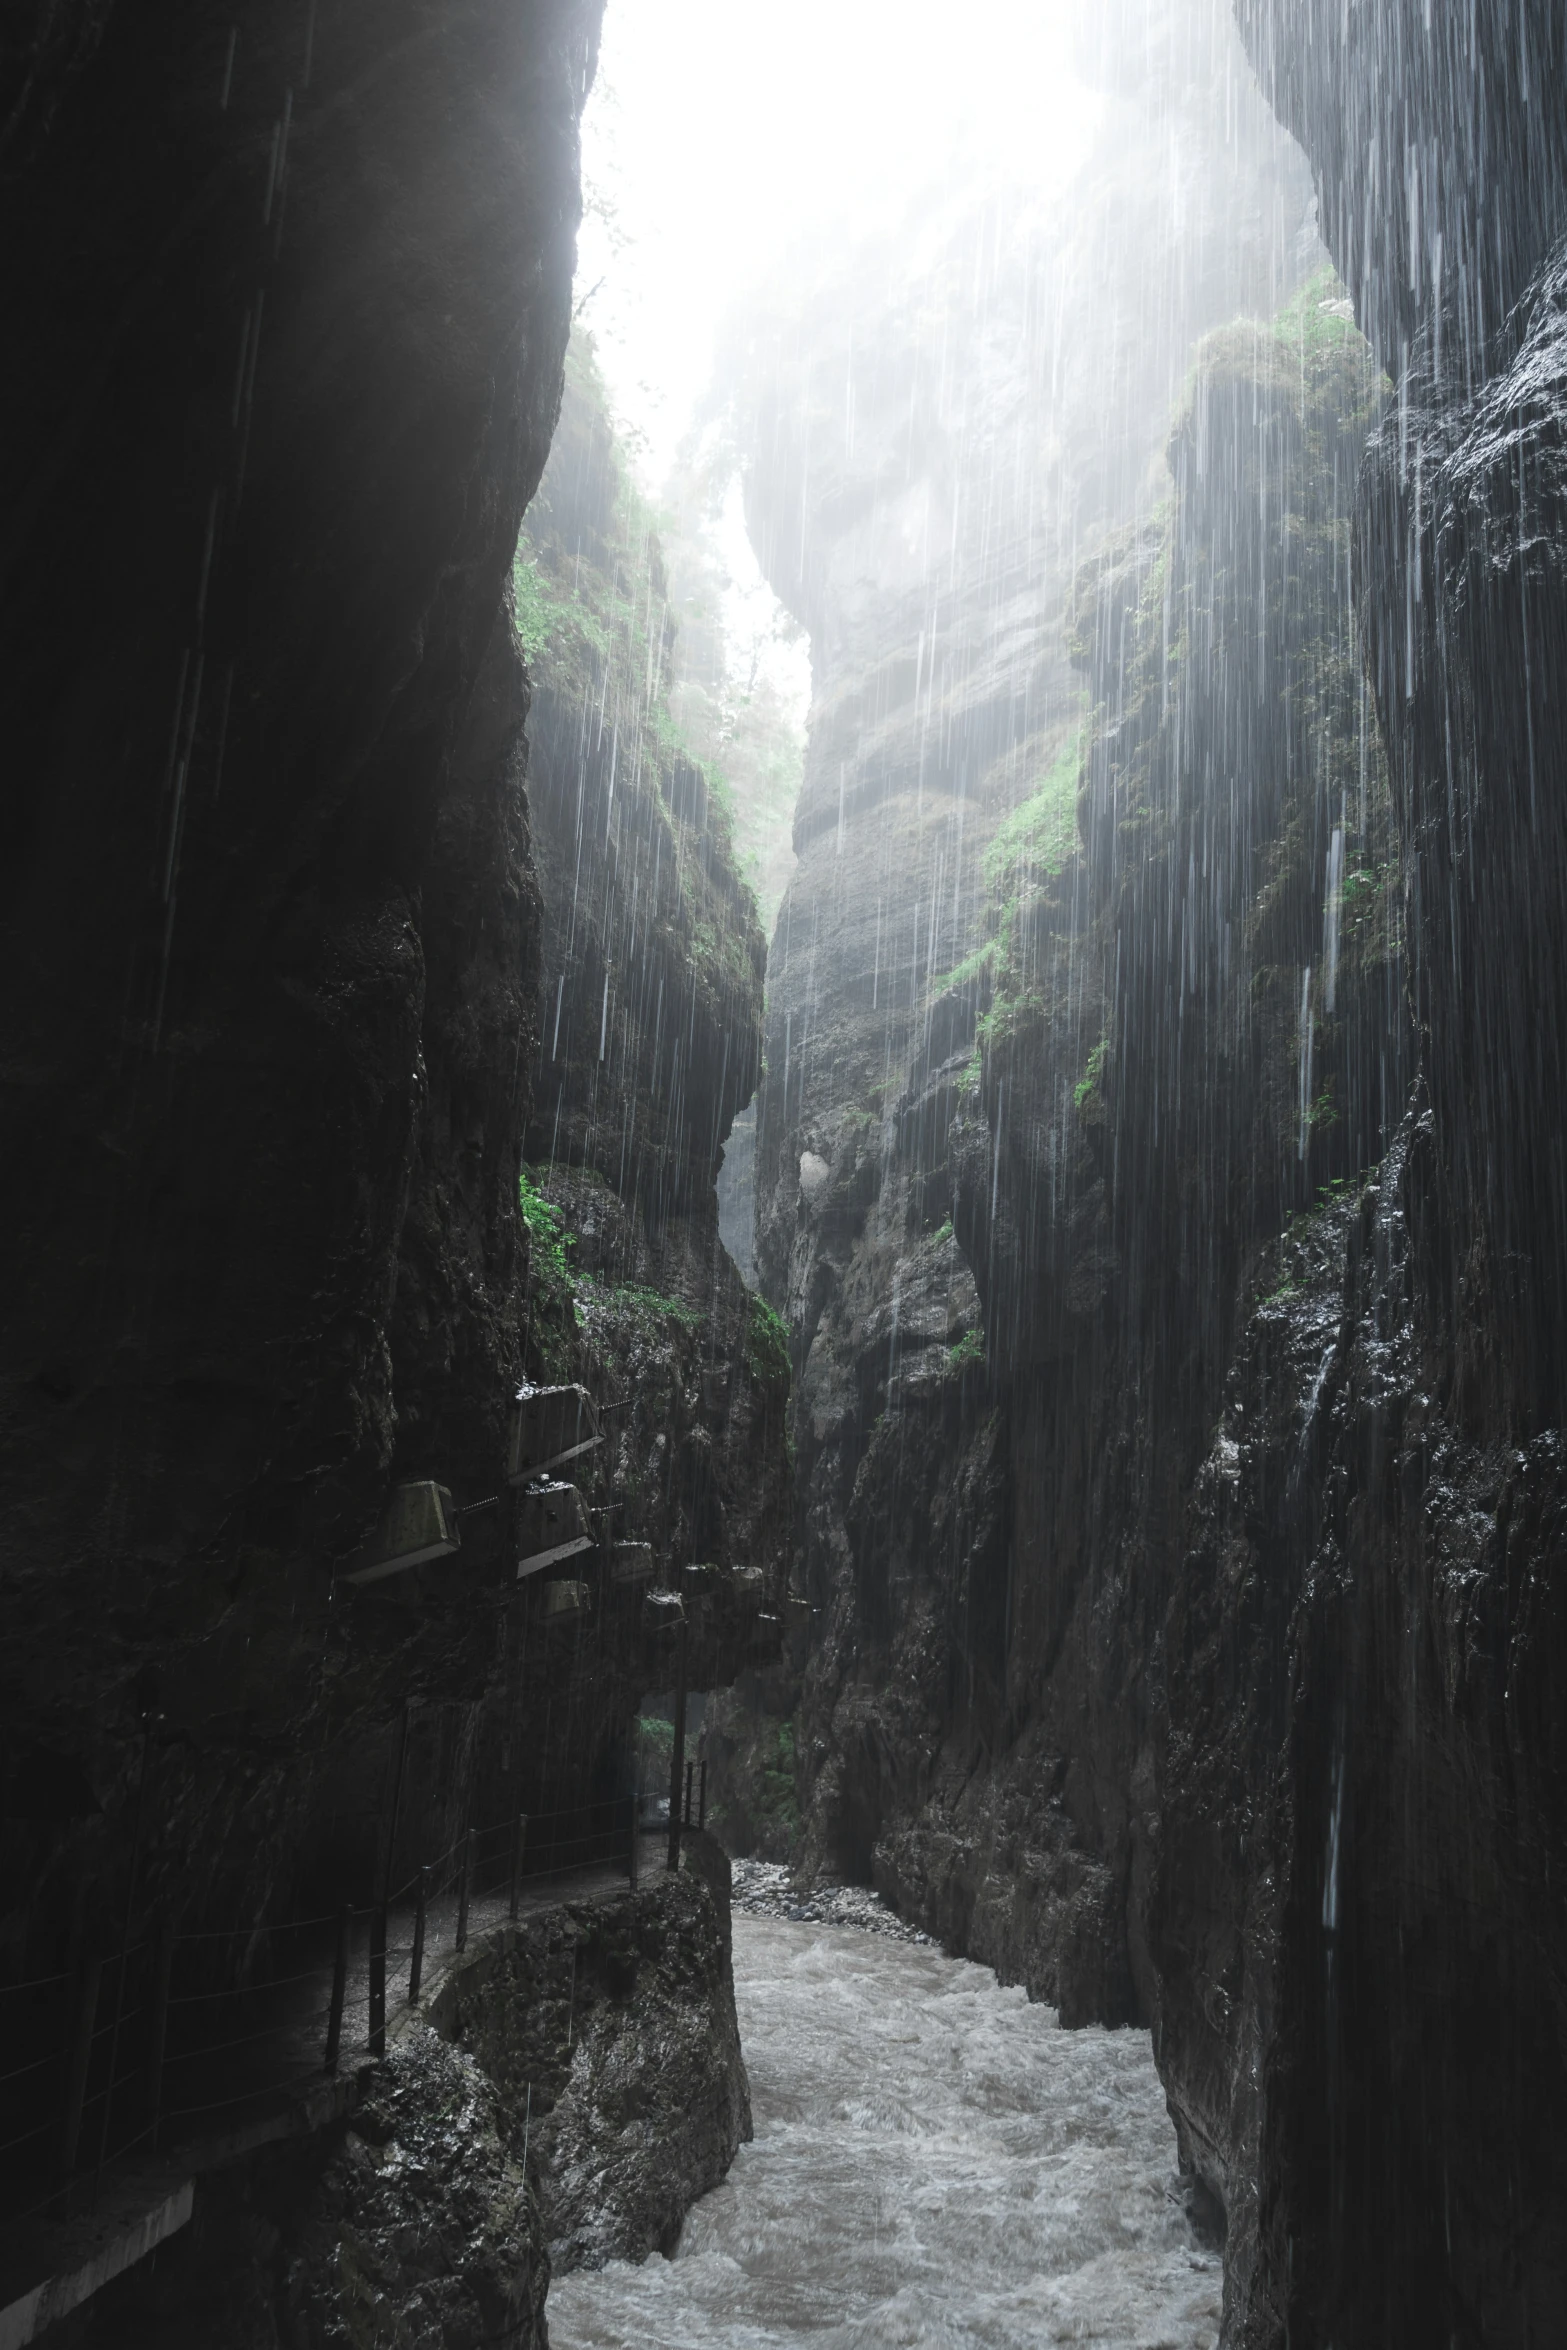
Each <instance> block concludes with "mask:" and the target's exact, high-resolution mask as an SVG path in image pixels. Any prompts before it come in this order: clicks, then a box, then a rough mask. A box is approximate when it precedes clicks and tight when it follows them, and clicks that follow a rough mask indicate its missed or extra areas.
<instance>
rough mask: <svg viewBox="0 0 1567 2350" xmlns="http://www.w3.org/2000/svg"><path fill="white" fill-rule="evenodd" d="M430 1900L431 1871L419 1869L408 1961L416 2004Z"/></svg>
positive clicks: (412, 1999)
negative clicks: (412, 1942) (411, 1954)
mask: <svg viewBox="0 0 1567 2350" xmlns="http://www.w3.org/2000/svg"><path fill="white" fill-rule="evenodd" d="M429 1900H430V1872H429V1869H428V1868H422V1869H421V1870H420V1871H419V1891H418V1894H417V1895H416V1897H415V1901H414V1947H413V1956H412V1957H411V1958H410V1959H409V1961H408V2004H409V2006H410V2007H412V2006H414V2004H415V2003H416V2001H417V2000H418V1997H419V1984H420V1982H421V1980H422V1978H423V1975H424V1913H425V1910H426V1909H427V1908H428V1906H429Z"/></svg>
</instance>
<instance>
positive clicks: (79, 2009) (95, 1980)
mask: <svg viewBox="0 0 1567 2350" xmlns="http://www.w3.org/2000/svg"><path fill="white" fill-rule="evenodd" d="M102 1981H103V1953H102V1951H95V1952H94V1953H93V1955H92V1956H91V1957H90V1958H85V1959H83V1961H82V1971H81V1976H80V1979H79V1982H78V1985H77V1992H76V2026H75V2029H74V2031H73V2032H72V2034H71V2053H70V2061H69V2063H68V2064H67V2066H66V2073H65V2104H64V2106H63V2108H62V2109H61V2113H60V2138H59V2144H58V2147H57V2149H56V2153H57V2157H58V2161H59V2166H60V2174H61V2176H62V2177H63V2178H68V2177H69V2176H70V2174H71V2172H72V2171H73V2170H74V2169H75V2168H76V2149H77V2144H78V2142H79V2140H80V2138H81V2134H82V2106H83V2103H84V2101H85V2099H86V2096H87V2068H88V2066H89V2065H90V2064H91V2063H92V2035H93V2025H94V2023H95V2022H96V2021H97V2017H98V1990H99V1986H100V1985H101V1983H102Z"/></svg>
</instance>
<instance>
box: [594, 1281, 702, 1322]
mask: <svg viewBox="0 0 1567 2350" xmlns="http://www.w3.org/2000/svg"><path fill="white" fill-rule="evenodd" d="M578 1294H579V1295H580V1297H581V1300H582V1303H583V1305H584V1306H585V1307H587V1308H589V1309H590V1310H592V1311H595V1312H598V1313H601V1314H605V1315H608V1316H609V1317H610V1318H611V1319H612V1320H617V1319H618V1320H622V1321H631V1322H641V1323H644V1324H646V1323H665V1324H669V1323H673V1324H674V1325H675V1326H676V1327H677V1328H679V1329H682V1330H700V1329H702V1328H703V1327H704V1326H705V1324H706V1320H707V1317H706V1315H705V1314H704V1313H703V1312H702V1311H701V1309H700V1308H699V1307H697V1306H688V1305H687V1304H686V1302H685V1300H684V1298H679V1297H666V1296H665V1295H664V1293H663V1291H662V1290H660V1289H644V1288H643V1287H642V1286H641V1285H640V1284H639V1283H637V1282H635V1281H614V1282H607V1281H596V1280H594V1279H593V1277H592V1276H591V1275H588V1276H587V1277H586V1278H585V1279H584V1280H583V1282H582V1284H581V1287H580V1290H579V1293H578Z"/></svg>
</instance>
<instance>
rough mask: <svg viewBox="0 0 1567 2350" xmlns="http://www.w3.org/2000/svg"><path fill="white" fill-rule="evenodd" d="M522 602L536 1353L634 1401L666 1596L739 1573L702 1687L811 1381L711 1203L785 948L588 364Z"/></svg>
mask: <svg viewBox="0 0 1567 2350" xmlns="http://www.w3.org/2000/svg"><path fill="white" fill-rule="evenodd" d="M516 578H517V600H518V611H519V616H520V619H521V623H522V629H523V636H524V641H525V642H526V643H527V644H528V646H529V650H530V658H531V661H532V665H533V669H534V672H535V675H536V677H537V681H538V685H537V694H536V698H535V702H534V708H533V714H532V718H531V720H530V734H531V738H532V764H531V768H530V786H529V790H530V801H531V805H532V809H533V821H534V840H535V844H536V853H537V856H538V862H539V872H540V879H541V883H542V887H543V893H544V921H543V931H542V954H543V997H542V1000H543V1007H544V1017H543V1020H542V1021H541V1024H540V1030H539V1042H538V1054H539V1058H538V1065H537V1074H536V1079H535V1087H534V1112H533V1117H532V1121H531V1123H530V1125H529V1127H528V1131H527V1138H526V1148H527V1153H528V1157H529V1159H530V1161H531V1162H532V1166H531V1170H530V1175H529V1184H530V1188H532V1189H533V1190H534V1191H535V1193H536V1198H537V1201H538V1203H540V1204H539V1205H538V1206H535V1207H534V1208H532V1209H530V1215H531V1216H532V1217H533V1218H534V1220H535V1221H536V1222H538V1221H540V1220H541V1219H542V1221H543V1223H544V1224H546V1225H547V1226H548V1227H549V1229H550V1230H551V1231H552V1232H553V1233H554V1234H555V1235H556V1237H555V1239H554V1241H553V1243H552V1244H551V1246H550V1247H548V1248H547V1249H546V1250H545V1251H544V1252H543V1254H542V1255H541V1258H540V1261H539V1268H538V1279H537V1280H536V1282H535V1287H534V1292H533V1296H532V1301H531V1308H530V1312H531V1322H530V1333H531V1337H530V1343H531V1344H532V1346H533V1347H534V1349H535V1351H536V1353H537V1354H538V1356H539V1359H540V1361H541V1363H547V1362H549V1361H551V1360H554V1361H556V1362H559V1363H561V1364H565V1363H566V1362H568V1361H575V1362H577V1363H579V1364H582V1365H585V1366H587V1373H586V1375H588V1376H589V1377H590V1383H591V1384H593V1385H595V1386H596V1388H597V1389H598V1390H599V1391H600V1392H602V1393H604V1394H605V1395H608V1396H613V1397H614V1398H615V1399H617V1401H619V1400H622V1399H623V1400H624V1402H625V1404H626V1410H625V1411H624V1412H623V1413H617V1415H616V1416H615V1418H614V1420H613V1422H612V1429H613V1433H612V1436H611V1441H610V1444H609V1446H607V1447H606V1465H605V1474H606V1475H607V1477H608V1480H609V1485H610V1487H611V1488H612V1490H613V1493H614V1496H615V1505H616V1508H617V1511H618V1513H619V1514H618V1515H617V1516H616V1519H615V1525H614V1531H615V1533H616V1535H617V1537H618V1538H620V1539H622V1540H624V1539H627V1538H629V1539H631V1540H635V1541H648V1542H651V1543H652V1545H653V1547H654V1550H655V1553H656V1556H657V1560H658V1566H659V1578H660V1581H663V1580H664V1579H665V1577H666V1574H667V1575H669V1576H670V1577H671V1578H672V1579H673V1580H674V1581H675V1582H676V1583H678V1579H679V1575H680V1572H681V1570H682V1568H683V1567H684V1566H685V1565H686V1564H687V1563H689V1562H710V1563H712V1564H714V1565H716V1566H718V1567H720V1568H722V1569H724V1570H725V1571H726V1573H727V1572H729V1571H731V1570H734V1569H737V1568H738V1569H741V1570H743V1571H744V1572H743V1576H742V1580H741V1583H740V1584H739V1585H735V1584H733V1583H731V1584H730V1585H729V1586H728V1588H729V1589H730V1590H731V1591H738V1592H739V1593H740V1594H741V1597H742V1600H743V1602H744V1604H743V1605H742V1606H741V1608H740V1611H739V1613H738V1614H737V1615H736V1617H735V1624H736V1637H738V1638H739V1639H740V1646H739V1647H738V1648H736V1647H735V1646H734V1643H733V1639H731V1640H730V1645H729V1647H728V1649H727V1650H726V1651H725V1653H724V1655H723V1656H720V1655H718V1654H717V1652H716V1651H715V1652H714V1653H712V1654H708V1655H704V1656H703V1658H702V1659H701V1660H700V1661H699V1662H696V1663H694V1664H693V1673H694V1676H695V1677H694V1678H693V1681H692V1686H693V1687H694V1688H701V1687H706V1686H708V1685H710V1684H716V1683H718V1682H721V1681H726V1680H729V1679H731V1678H732V1677H733V1673H734V1670H735V1669H736V1665H737V1663H739V1662H740V1661H742V1660H743V1659H744V1658H745V1657H750V1658H752V1659H761V1658H765V1657H766V1656H768V1655H769V1654H771V1653H775V1652H776V1650H777V1647H778V1644H779V1639H780V1635H781V1617H780V1607H781V1594H782V1589H783V1581H784V1573H785V1566H786V1559H787V1540H788V1527H789V1513H790V1502H791V1487H790V1467H789V1459H788V1450H787V1426H786V1418H787V1405H788V1363H787V1360H786V1358H785V1356H784V1353H783V1349H782V1346H781V1344H780V1343H779V1333H778V1332H777V1330H776V1327H775V1325H774V1322H773V1320H772V1318H771V1317H770V1316H769V1315H768V1314H767V1312H766V1310H765V1309H764V1308H763V1307H762V1305H761V1303H760V1301H759V1300H758V1299H757V1298H756V1297H755V1296H754V1295H753V1294H752V1293H751V1292H750V1291H749V1290H748V1289H747V1288H746V1286H745V1283H744V1281H743V1280H742V1278H741V1276H740V1274H739V1272H738V1270H737V1268H736V1267H735V1265H734V1263H733V1261H732V1260H731V1258H730V1256H729V1254H728V1251H727V1250H726V1249H725V1248H724V1246H723V1242H722V1240H721V1238H720V1234H719V1228H718V1220H719V1210H718V1199H717V1193H716V1190H715V1183H716V1179H717V1176H718V1172H719V1167H720V1164H721V1161H722V1158H723V1153H724V1147H725V1144H726V1141H727V1139H728V1136H729V1131H730V1127H731V1124H732V1122H733V1120H734V1118H735V1116H736V1114H737V1112H738V1111H740V1110H741V1109H743V1108H744V1107H745V1105H746V1104H747V1103H748V1102H749V1100H750V1098H751V1096H752V1094H753V1093H754V1091H755V1088H756V1083H757V1078H758V1075H759V1073H760V1065H761V1042H762V1036H761V1011H762V974H763V968H764V964H765V959H766V949H765V943H764V941H763V938H762V933H761V927H760V924H759V923H758V920H757V915H756V906H755V901H754V899H753V897H752V895H751V891H750V888H749V886H748V885H747V883H746V882H745V881H743V880H742V878H741V874H740V870H739V858H738V855H737V852H736V846H735V836H734V826H733V821H732V813H731V807H730V796H729V786H728V783H727V780H726V778H725V776H724V774H723V772H722V771H721V769H720V768H719V767H717V766H716V765H715V764H714V763H712V762H711V761H705V760H699V759H698V758H697V757H696V756H695V755H694V753H693V752H692V751H691V749H690V748H689V746H688V744H687V742H686V739H685V737H684V736H683V734H682V733H681V731H680V729H679V727H678V726H677V725H676V723H675V721H674V718H673V716H672V714H671V695H672V690H673V688H674V686H675V684H676V682H677V680H678V677H679V665H678V664H679V631H678V626H677V622H676V618H675V614H674V612H673V610H672V608H671V601H670V596H669V590H668V585H667V580H666V577H665V574H664V570H663V563H662V556H661V551H660V547H659V542H658V538H657V534H656V532H655V530H654V528H653V524H652V520H651V517H650V516H649V514H648V512H647V510H646V508H645V507H644V505H643V503H642V501H641V499H640V497H639V496H638V494H637V492H636V490H635V487H634V485H633V483H632V481H631V478H630V474H629V471H628V468H627V466H626V462H625V459H624V457H623V455H622V453H621V451H620V448H619V445H618V443H617V441H616V438H615V435H614V430H613V427H612V425H611V423H610V419H609V416H608V412H607V408H606V404H605V399H604V393H603V389H602V386H601V385H600V383H599V380H598V377H597V374H596V371H595V369H594V366H593V361H592V356H591V352H590V350H588V349H587V348H585V347H579V346H575V345H574V346H573V350H572V353H571V357H570V361H569V364H568V370H567V385H566V395H565V400H564V404H563V406H562V411H561V421H560V428H559V431H558V433H557V436H556V441H555V445H554V448H553V450H552V452H551V456H550V462H549V466H548V468H547V469H546V472H545V476H544V480H543V483H542V485H541V488H540V492H539V496H538V498H537V500H536V501H535V503H534V505H533V507H532V508H531V509H530V512H529V516H528V522H527V528H526V531H525V533H524V536H523V540H522V543H521V545H520V547H519V551H518V566H517V574H516ZM746 1595H749V1596H746ZM742 1619H743V1621H744V1624H745V1626H746V1629H745V1630H744V1631H743V1633H742V1632H740V1630H739V1627H740V1625H741V1622H742ZM657 1685H659V1686H667V1678H666V1679H664V1680H661V1681H659V1683H658V1684H657Z"/></svg>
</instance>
